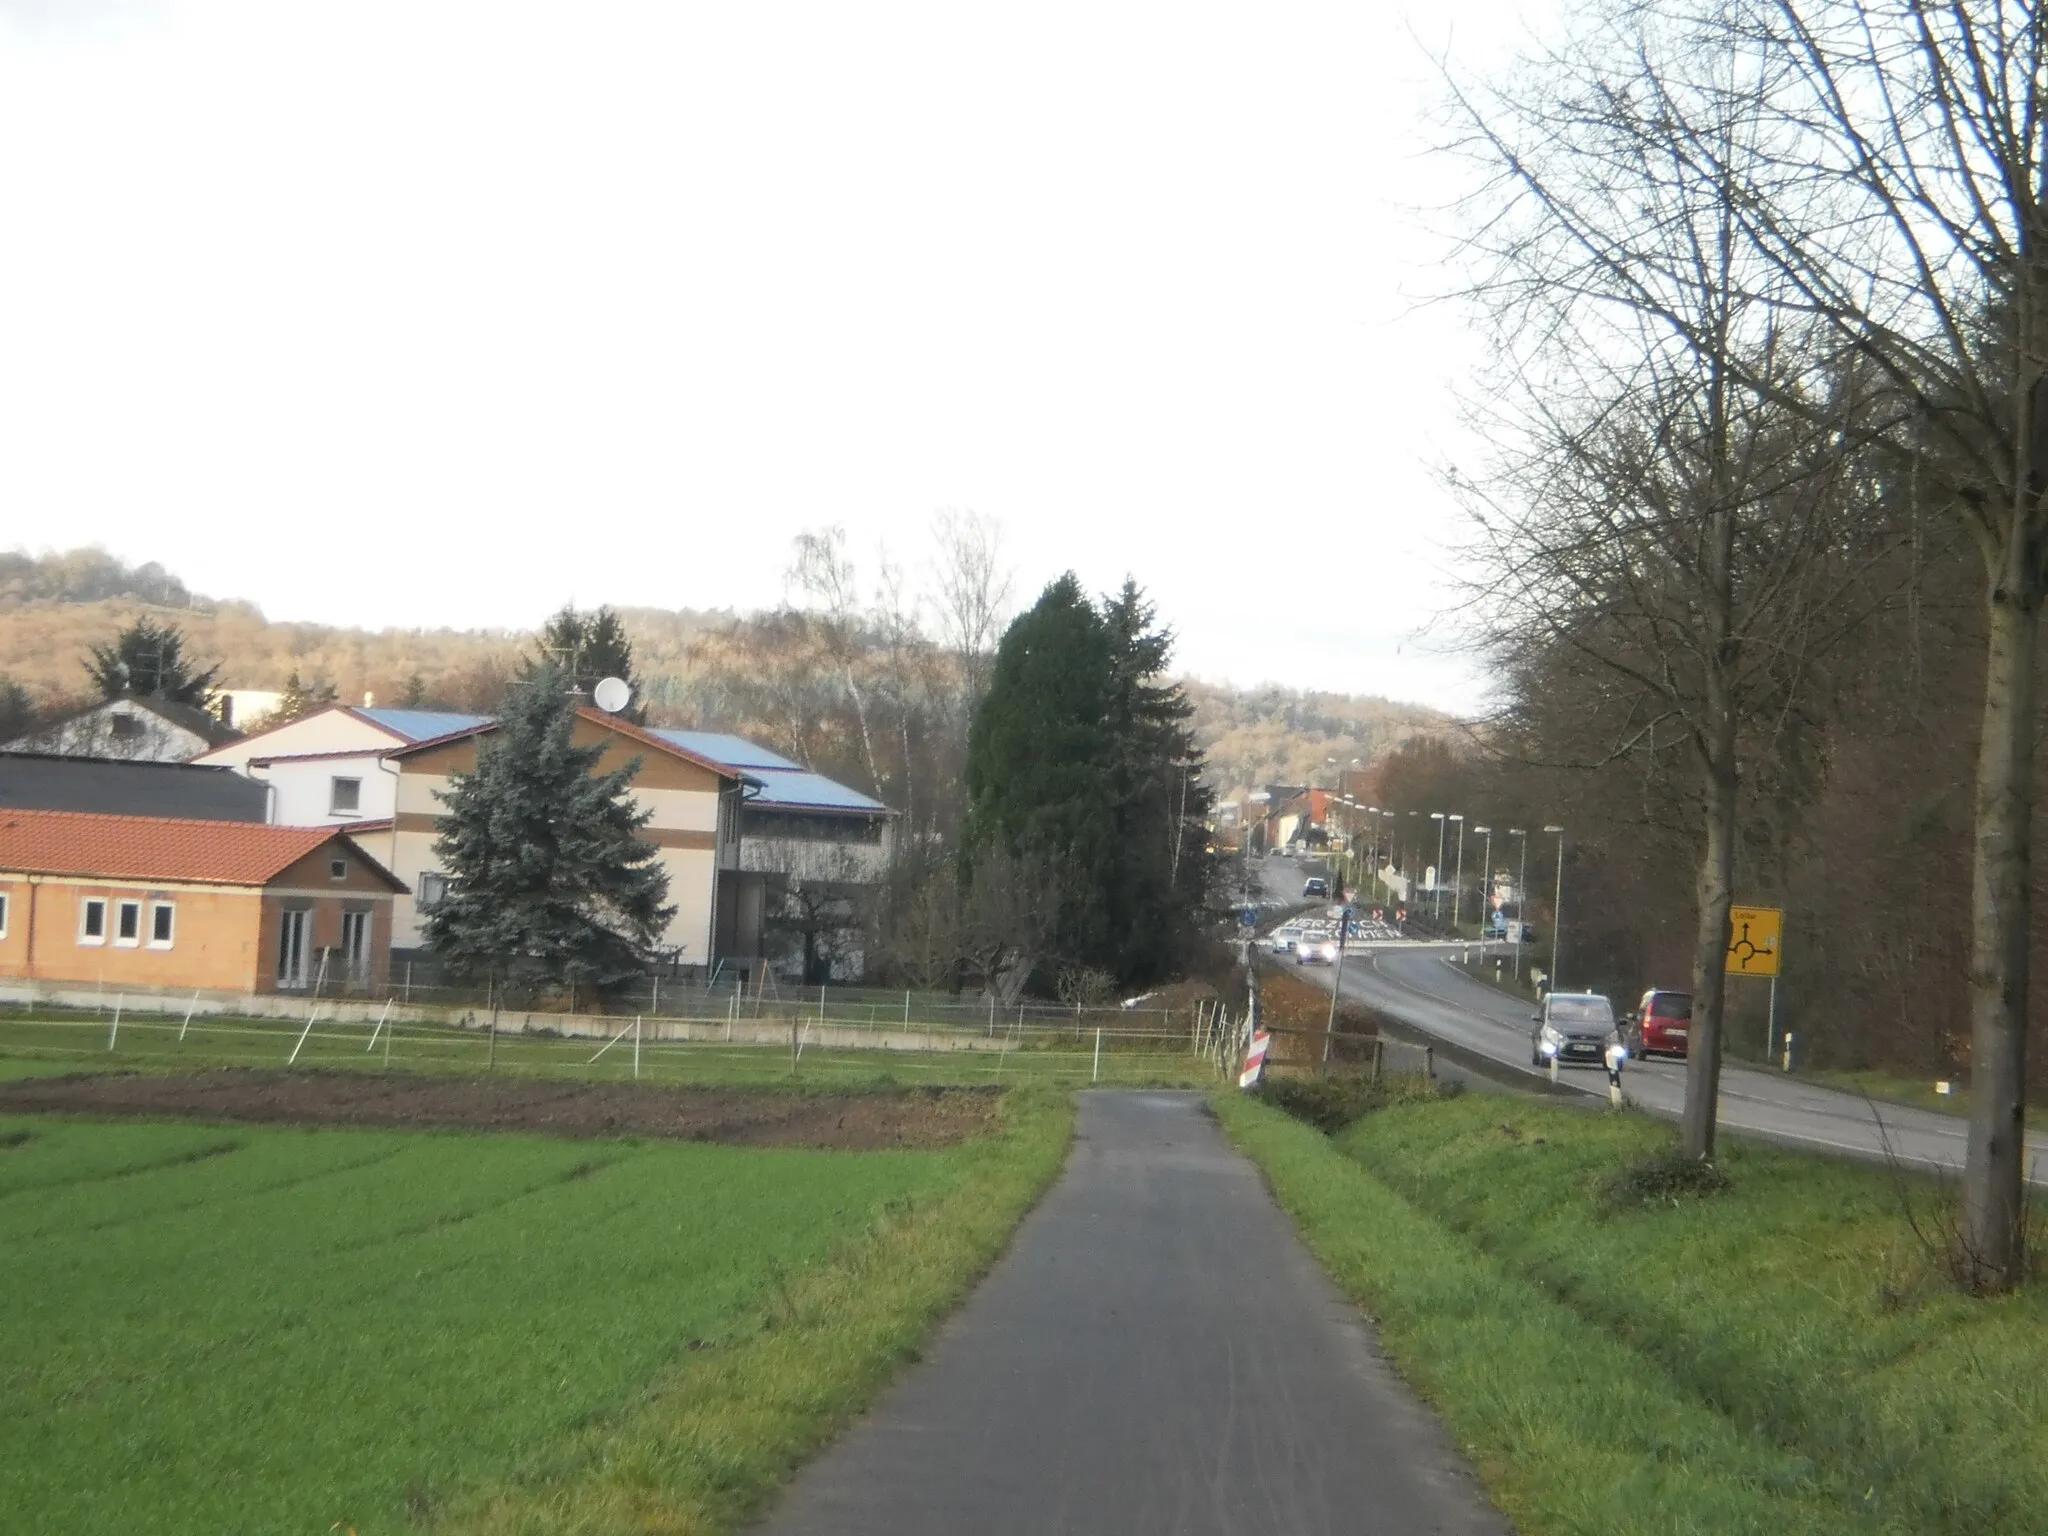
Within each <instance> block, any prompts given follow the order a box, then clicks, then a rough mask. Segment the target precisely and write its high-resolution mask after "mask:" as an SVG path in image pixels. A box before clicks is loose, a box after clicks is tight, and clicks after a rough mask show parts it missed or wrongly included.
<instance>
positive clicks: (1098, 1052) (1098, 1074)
mask: <svg viewBox="0 0 2048 1536" xmlns="http://www.w3.org/2000/svg"><path fill="white" fill-rule="evenodd" d="M1088 1081H1089V1082H1091V1083H1099V1082H1101V1081H1102V1026H1101V1025H1100V1024H1098V1025H1096V1026H1095V1071H1094V1073H1093V1075H1091V1076H1090V1077H1089V1079H1088Z"/></svg>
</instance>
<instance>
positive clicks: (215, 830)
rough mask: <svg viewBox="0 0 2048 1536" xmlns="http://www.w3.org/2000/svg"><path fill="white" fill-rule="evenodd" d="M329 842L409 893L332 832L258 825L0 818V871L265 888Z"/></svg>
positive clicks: (79, 816)
mask: <svg viewBox="0 0 2048 1536" xmlns="http://www.w3.org/2000/svg"><path fill="white" fill-rule="evenodd" d="M330 842H340V843H345V844H347V845H348V847H349V849H350V851H351V852H353V853H354V854H355V855H356V857H358V858H360V859H361V860H362V861H363V862H364V864H366V865H367V866H369V868H371V869H372V870H374V871H375V872H376V873H377V874H379V875H381V876H383V878H384V879H385V880H386V881H387V882H389V883H390V885H391V887H392V888H393V889H394V890H403V889H405V887H404V886H403V885H401V884H400V883H399V881H398V880H397V879H396V878H395V877H394V876H393V875H391V873H390V872H389V871H387V870H386V869H385V868H384V867H383V866H382V865H380V864H379V863H377V861H376V860H375V859H372V858H371V857H369V855H367V854H365V853H364V852H363V850H362V849H361V848H358V847H357V846H356V845H355V843H354V842H353V841H352V840H351V839H350V838H349V837H347V836H346V835H345V834H344V833H343V832H341V831H340V829H338V828H335V827H272V826H265V825H264V824H262V823H260V822H253V821H185V820H180V819H178V818H174V817H170V816H102V815H95V814H90V813H87V812H83V811H0V870H10V871H18V872H21V873H24V874H34V875H97V876H100V877H101V878H103V879H108V880H164V881H181V882H189V883H193V884H207V885H266V884H268V883H269V882H270V881H272V880H274V879H276V878H277V877H278V876H279V875H281V874H283V873H284V872H285V871H286V870H287V869H289V868H291V866H292V865H294V864H296V863H298V861H299V860H300V859H303V858H304V857H305V856H306V855H307V854H309V853H311V852H313V850H314V849H316V848H319V847H322V846H324V845H325V844H327V843H330Z"/></svg>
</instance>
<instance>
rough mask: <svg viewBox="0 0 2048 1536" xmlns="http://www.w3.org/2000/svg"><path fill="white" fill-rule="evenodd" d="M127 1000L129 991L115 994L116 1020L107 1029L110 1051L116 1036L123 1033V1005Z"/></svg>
mask: <svg viewBox="0 0 2048 1536" xmlns="http://www.w3.org/2000/svg"><path fill="white" fill-rule="evenodd" d="M127 1001H128V994H127V993H125V992H117V993H115V994H114V1022H113V1026H112V1027H111V1028H109V1029H108V1030H107V1049H108V1050H110V1051H111V1050H112V1049H113V1048H114V1038H115V1037H116V1036H117V1035H119V1034H120V1033H121V1005H122V1004H123V1003H125V1002H127Z"/></svg>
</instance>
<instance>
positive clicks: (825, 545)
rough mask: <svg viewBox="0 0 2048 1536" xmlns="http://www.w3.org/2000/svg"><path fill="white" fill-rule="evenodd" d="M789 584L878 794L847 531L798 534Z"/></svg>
mask: <svg viewBox="0 0 2048 1536" xmlns="http://www.w3.org/2000/svg"><path fill="white" fill-rule="evenodd" d="M789 579H790V581H791V583H792V584H793V585H794V586H795V587H796V588H797V590H798V591H800V592H802V593H803V594H804V596H805V597H807V598H809V599H810V600H811V602H812V603H814V604H815V605H816V606H817V610H818V613H817V623H818V630H819V638H820V639H821V640H822V641H823V643H824V646H825V649H826V652H827V653H828V654H829V655H830V657H831V659H832V665H833V667H834V669H835V670H836V671H837V672H838V674H839V677H840V680H841V682H842V683H843V684H844V686H845V688H846V696H847V698H848V699H849V700H850V701H851V702H852V704H853V713H854V721H855V723H856V724H857V725H858V726H859V728H860V747H861V759H862V762H863V763H864V764H865V765H866V768H867V774H868V788H869V789H870V790H871V791H875V792H879V791H880V789H881V787H882V769H881V765H880V763H879V762H878V761H877V760H876V757H875V734H874V731H873V729H872V727H871V725H870V723H869V719H868V697H867V691H866V689H865V688H864V687H863V685H862V682H861V677H860V664H861V662H862V661H863V659H864V652H865V651H866V649H867V642H866V636H865V634H864V633H863V625H862V619H861V601H860V584H859V580H858V577H857V574H856V572H855V570H854V566H853V560H852V558H851V557H850V556H848V554H847V553H846V530H845V529H843V528H823V529H819V530H818V531H816V532H804V533H800V534H798V535H797V537H796V560H795V562H794V564H792V565H791V566H790V571H789Z"/></svg>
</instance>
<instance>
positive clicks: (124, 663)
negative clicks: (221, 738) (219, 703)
mask: <svg viewBox="0 0 2048 1536" xmlns="http://www.w3.org/2000/svg"><path fill="white" fill-rule="evenodd" d="M85 670H86V671H87V672H88V673H89V674H91V677H92V681H93V686H94V687H95V688H97V689H99V691H100V697H101V698H103V699H118V698H120V697H121V696H122V695H123V694H129V693H133V694H140V695H141V696H143V697H145V698H154V699H166V700H168V701H169V702H171V703H173V704H195V705H197V706H199V707H200V708H201V709H204V708H205V707H206V701H207V699H208V698H209V697H210V696H211V695H212V693H213V683H214V679H215V678H216V677H217V676H218V675H219V673H220V668H219V667H218V666H212V667H207V668H206V669H205V670H204V671H201V670H199V669H198V668H197V667H196V666H195V665H194V664H193V663H192V662H191V661H190V660H188V659H187V657H186V655H185V636H184V633H183V631H181V630H180V629H179V628H178V626H177V625H175V624H159V623H157V622H156V621H155V620H154V619H149V618H140V619H137V620H136V621H135V622H134V623H133V624H130V625H129V626H128V627H127V628H126V629H124V630H122V631H121V632H120V633H119V634H118V635H116V636H115V637H114V641H113V644H111V645H96V646H94V647H92V654H91V657H90V659H88V660H87V662H86V663H85Z"/></svg>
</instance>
